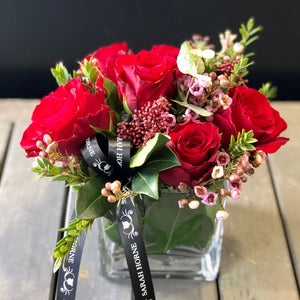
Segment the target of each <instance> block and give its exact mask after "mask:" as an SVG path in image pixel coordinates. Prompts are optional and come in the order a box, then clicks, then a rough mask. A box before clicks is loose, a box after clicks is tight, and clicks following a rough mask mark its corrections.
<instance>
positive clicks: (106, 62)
mask: <svg viewBox="0 0 300 300" xmlns="http://www.w3.org/2000/svg"><path fill="white" fill-rule="evenodd" d="M126 53H127V44H126V43H122V44H118V43H115V44H112V45H110V46H108V47H102V48H100V49H98V50H96V51H95V52H94V53H92V54H89V55H88V56H86V57H85V58H86V59H87V60H90V59H91V57H93V58H95V59H96V60H97V67H98V69H99V70H100V72H101V73H102V74H103V75H104V76H105V77H107V78H108V79H110V80H111V81H113V82H114V83H115V84H117V78H116V72H115V66H116V61H117V59H118V57H119V56H120V55H123V54H126Z"/></svg>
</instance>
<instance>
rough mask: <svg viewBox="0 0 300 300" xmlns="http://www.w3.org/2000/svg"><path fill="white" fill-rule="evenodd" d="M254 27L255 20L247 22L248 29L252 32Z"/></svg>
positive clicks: (251, 19)
mask: <svg viewBox="0 0 300 300" xmlns="http://www.w3.org/2000/svg"><path fill="white" fill-rule="evenodd" d="M253 26H254V18H250V19H249V20H248V22H247V29H248V30H249V31H250V30H251V29H252V28H253Z"/></svg>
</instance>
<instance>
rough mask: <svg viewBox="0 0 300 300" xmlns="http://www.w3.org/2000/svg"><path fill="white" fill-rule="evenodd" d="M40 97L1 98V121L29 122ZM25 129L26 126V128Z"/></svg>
mask: <svg viewBox="0 0 300 300" xmlns="http://www.w3.org/2000/svg"><path fill="white" fill-rule="evenodd" d="M38 103H39V100H38V99H32V100H31V99H26V100H25V99H0V108H1V109H0V121H7V122H14V121H16V120H18V121H24V122H25V124H27V125H28V124H29V123H30V120H31V115H32V112H33V110H34V107H35V106H36V105H37V104H38ZM24 129H25V128H24Z"/></svg>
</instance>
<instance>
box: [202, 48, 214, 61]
mask: <svg viewBox="0 0 300 300" xmlns="http://www.w3.org/2000/svg"><path fill="white" fill-rule="evenodd" d="M215 54H216V53H215V51H214V50H211V49H206V50H204V51H203V52H202V56H203V57H204V58H205V59H211V58H213V57H214V56H215Z"/></svg>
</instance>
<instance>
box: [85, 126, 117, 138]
mask: <svg viewBox="0 0 300 300" xmlns="http://www.w3.org/2000/svg"><path fill="white" fill-rule="evenodd" d="M90 127H91V128H93V129H94V130H95V132H97V133H100V134H102V135H103V136H105V137H106V138H109V137H114V136H116V133H115V132H114V131H111V130H104V129H100V128H98V127H96V126H93V125H90Z"/></svg>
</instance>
